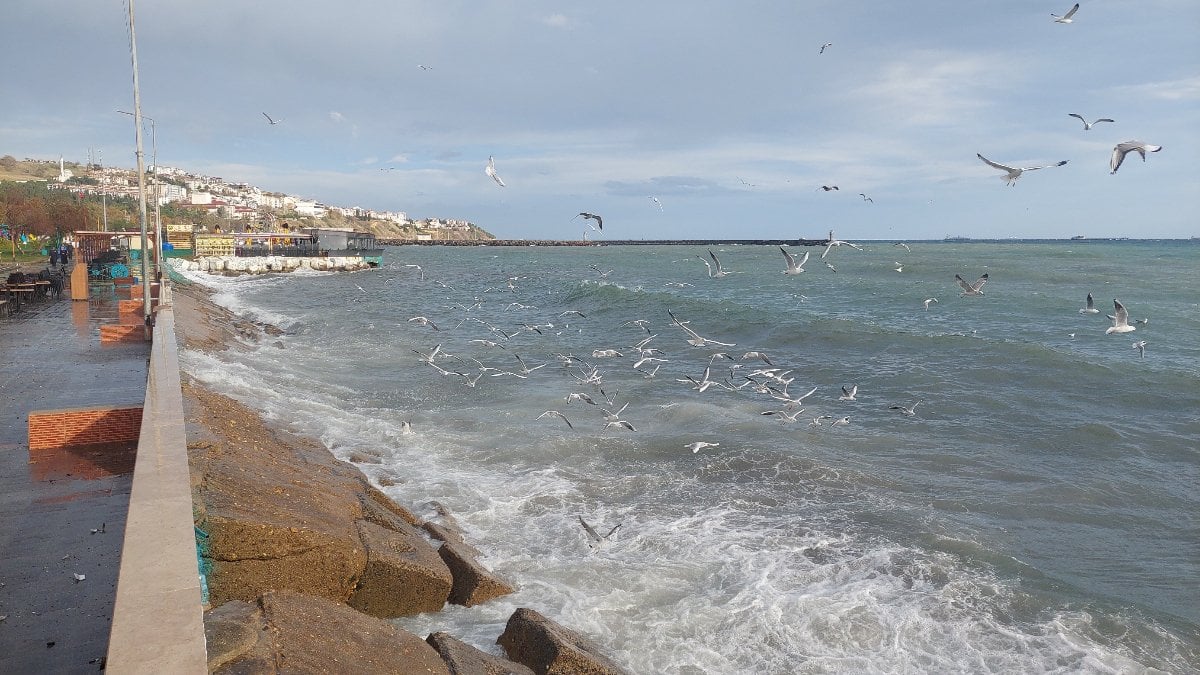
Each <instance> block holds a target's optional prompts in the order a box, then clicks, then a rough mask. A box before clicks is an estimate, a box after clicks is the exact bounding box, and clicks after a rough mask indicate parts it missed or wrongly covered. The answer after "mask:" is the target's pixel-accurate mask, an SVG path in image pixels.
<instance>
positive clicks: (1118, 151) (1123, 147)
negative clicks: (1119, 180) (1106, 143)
mask: <svg viewBox="0 0 1200 675" xmlns="http://www.w3.org/2000/svg"><path fill="white" fill-rule="evenodd" d="M1159 150H1162V146H1161V145H1150V144H1149V143H1143V142H1142V141H1125V142H1124V143H1117V147H1115V148H1113V152H1112V158H1111V159H1109V160H1108V168H1109V169H1112V171H1110V172H1109V173H1116V172H1117V169H1119V168H1121V162H1124V161H1125V155H1128V154H1129V153H1131V152H1136V153H1137V154H1139V155H1141V156H1142V161H1143V162H1144V161H1146V153H1147V152H1158V151H1159Z"/></svg>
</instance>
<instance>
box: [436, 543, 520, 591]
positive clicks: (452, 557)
mask: <svg viewBox="0 0 1200 675" xmlns="http://www.w3.org/2000/svg"><path fill="white" fill-rule="evenodd" d="M472 551H473V549H471V548H470V547H467V546H464V545H462V544H456V543H454V542H450V541H447V542H445V543H443V544H442V546H441V548H439V549H438V555H440V556H441V557H442V560H443V561H444V562H445V563H446V567H447V568H449V569H450V573H451V574H452V575H453V576H454V588H452V589H451V591H450V598H449V600H450V602H452V603H454V604H456V605H463V606H464V607H474V606H475V605H478V604H480V603H483V602H487V601H488V600H491V599H492V598H498V597H500V596H502V595H508V594H509V593H512V592H513V591H515V590H516V589H515V588H513V587H512V585H511V584H509V583H508V582H507V581H504V580H503V579H501V578H499V577H497V576H496V575H494V574H492V573H491V572H490V571H488V569H487V568H486V567H484V566H483V565H481V564H479V561H478V560H476V559H475V554H474V553H473V552H472Z"/></svg>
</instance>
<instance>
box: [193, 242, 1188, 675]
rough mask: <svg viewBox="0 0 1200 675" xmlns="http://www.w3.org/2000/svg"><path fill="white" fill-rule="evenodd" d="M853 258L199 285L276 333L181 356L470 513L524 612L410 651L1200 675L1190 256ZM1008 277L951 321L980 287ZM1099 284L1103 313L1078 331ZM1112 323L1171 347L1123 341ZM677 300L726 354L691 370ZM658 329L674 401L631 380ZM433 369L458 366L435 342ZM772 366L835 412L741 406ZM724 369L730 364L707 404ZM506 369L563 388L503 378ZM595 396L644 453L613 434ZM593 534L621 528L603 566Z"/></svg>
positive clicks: (508, 607) (869, 247)
mask: <svg viewBox="0 0 1200 675" xmlns="http://www.w3.org/2000/svg"><path fill="white" fill-rule="evenodd" d="M863 246H864V249H865V250H862V251H855V250H851V249H848V248H847V247H841V248H838V249H835V250H833V251H832V252H831V253H830V254H829V257H828V258H826V261H828V262H831V263H832V264H833V265H834V267H836V269H837V272H833V271H832V270H830V269H829V268H827V267H826V266H825V265H824V264H822V261H820V260H819V259H818V258H819V256H820V254H821V252H822V249H819V248H813V249H800V248H793V249H791V251H792V252H793V253H794V254H796V255H802V254H803V251H805V250H807V251H810V252H811V253H812V259H811V260H810V261H809V262H808V264H807V265H806V269H807V271H806V272H805V273H803V274H800V275H796V276H787V275H784V274H782V273H781V272H782V270H783V268H784V264H783V256H782V254H781V253H780V252H779V250H778V248H776V247H751V246H726V247H713V248H712V250H713V252H714V253H716V255H717V256H719V257H720V258H721V262H722V263H723V264H724V266H725V268H726V269H727V270H732V271H733V272H734V273H733V274H730V275H729V276H727V277H725V278H721V279H711V278H708V277H707V276H706V274H705V265H704V264H703V263H702V262H701V260H700V259H698V256H705V257H707V249H705V248H702V247H692V246H688V247H676V246H654V247H650V246H624V247H594V248H491V247H472V248H441V247H397V248H390V249H388V250H387V252H386V255H385V261H386V262H385V265H384V266H383V267H381V268H379V269H377V270H372V271H369V272H363V273H357V274H340V275H309V276H271V277H259V278H245V277H243V278H238V279H226V278H213V277H207V276H205V277H194V278H200V279H202V280H203V283H205V284H207V285H211V286H212V287H213V288H214V289H215V290H217V296H216V297H217V300H218V302H220V303H222V304H224V305H226V306H228V307H230V308H231V309H233V310H234V311H236V312H239V313H241V314H244V315H247V316H250V317H253V318H255V319H258V320H262V321H267V322H270V323H273V324H275V325H278V326H280V327H281V328H284V329H285V334H284V335H283V336H282V337H280V338H278V339H275V338H270V339H268V340H266V341H264V342H262V343H260V344H256V345H252V346H250V347H249V348H248V349H235V350H229V351H227V352H224V353H221V354H217V355H209V354H201V353H196V352H185V354H184V362H185V363H184V367H185V369H187V370H188V371H189V372H190V373H192V374H193V375H194V376H195V377H197V378H199V379H201V380H202V381H204V382H206V383H208V384H210V385H211V386H213V387H214V388H216V389H217V390H219V391H222V392H225V393H228V394H230V395H233V396H234V397H236V398H238V399H240V400H243V401H245V402H247V403H249V404H250V405H252V406H254V407H257V408H259V409H261V410H263V411H264V412H265V413H266V414H267V415H268V416H269V417H271V418H273V419H276V420H278V421H279V422H281V423H284V424H287V425H289V426H292V427H293V428H295V429H296V430H297V431H301V432H305V433H308V434H310V435H312V436H314V437H317V438H320V439H322V440H323V441H324V442H325V443H326V444H327V445H328V446H329V447H330V448H331V449H332V450H333V452H334V453H335V454H337V455H339V456H342V457H347V456H349V455H350V454H351V453H354V452H356V451H367V452H371V453H376V454H380V455H382V463H380V464H367V465H362V467H361V468H362V469H363V470H364V471H365V472H366V473H367V474H368V475H371V476H374V477H384V476H386V477H389V478H391V479H393V480H397V481H399V483H398V484H397V485H395V486H393V487H390V488H388V489H387V491H388V492H389V493H390V494H391V495H392V496H393V497H395V498H397V499H398V500H399V501H401V502H404V503H407V504H411V505H412V506H413V507H414V508H415V509H416V510H418V511H420V512H422V513H425V514H426V515H431V514H432V509H430V508H429V507H428V502H429V501H430V500H437V501H439V502H441V503H443V504H445V505H446V506H447V507H449V509H450V510H451V511H452V512H453V513H454V514H455V517H456V518H457V520H458V521H459V522H460V523H461V524H462V525H463V526H464V527H465V528H466V530H467V532H468V536H469V538H470V539H471V540H472V541H473V542H474V543H475V544H476V545H477V546H478V548H480V549H481V550H483V551H484V552H485V553H486V556H487V557H486V558H485V559H484V560H483V562H484V563H485V564H486V565H487V566H488V567H490V568H491V569H493V570H495V571H496V572H497V573H499V574H501V575H503V576H505V577H506V578H508V579H510V580H512V581H513V582H514V583H515V584H516V585H517V586H518V587H519V591H518V592H517V593H516V594H514V595H512V596H508V597H505V598H501V599H499V600H495V601H492V602H490V603H487V604H485V605H482V606H480V607H475V608H471V609H465V608H461V607H449V608H448V609H447V610H446V611H443V612H440V613H437V614H431V615H424V616H420V617H415V618H410V619H404V620H402V621H401V622H400V623H401V625H403V626H405V627H407V628H409V629H411V630H413V631H415V632H417V633H418V634H421V635H424V634H426V633H428V632H432V631H434V630H448V631H450V632H452V633H454V634H456V635H458V636H460V637H462V638H464V639H466V640H467V641H469V642H471V643H472V644H475V645H476V646H478V647H480V648H483V649H487V650H490V651H493V652H496V650H497V649H498V648H497V647H496V646H495V644H494V642H495V638H496V637H497V636H498V635H499V634H500V632H501V631H502V630H503V625H504V622H505V621H506V619H507V618H508V616H509V615H510V614H511V612H512V611H513V609H514V608H516V607H520V606H528V607H533V608H535V609H538V610H539V611H542V612H544V613H546V614H547V615H549V616H552V617H555V618H557V619H558V620H560V621H561V622H562V623H564V624H566V625H569V626H572V627H575V628H577V629H579V630H581V631H583V632H584V633H587V634H589V635H590V636H592V637H593V638H594V639H595V640H596V641H597V642H599V643H600V644H602V645H604V647H605V649H606V650H607V651H608V653H610V654H611V655H612V656H613V657H614V658H615V659H616V660H618V661H619V662H620V663H622V664H624V665H626V666H627V667H628V668H629V669H631V670H632V671H634V672H641V673H799V672H806V673H807V672H811V673H823V672H912V673H928V672H1005V673H1010V672H1022V673H1024V672H1120V673H1126V672H1158V671H1162V672H1172V673H1182V672H1200V665H1198V664H1200V491H1198V489H1200V311H1198V310H1200V245H1198V244H1196V243H1195V242H1186V241H1176V242H1140V241H1126V242H1043V243H974V242H967V243H960V242H956V243H943V242H926V243H922V242H917V243H912V244H911V245H910V248H911V251H907V250H905V249H903V248H901V247H897V246H893V245H892V244H891V243H889V242H866V243H864V244H863ZM897 263H902V267H903V271H902V272H897V271H895V268H896V267H897ZM413 265H419V266H420V268H419V269H418V268H416V267H412V266H413ZM610 270H611V272H610ZM985 272H986V273H988V275H989V281H988V283H987V284H986V285H985V286H984V289H983V290H984V293H985V295H984V296H983V297H967V298H963V297H959V288H958V287H957V286H956V285H955V283H954V275H955V274H956V273H958V274H961V275H962V276H963V277H965V278H967V279H968V280H974V279H975V278H977V277H978V276H979V275H980V274H983V273H985ZM602 273H604V275H603V276H602ZM510 280H511V288H510ZM681 284H682V285H681ZM1089 292H1090V293H1093V294H1094V296H1095V298H1096V305H1097V307H1098V308H1099V309H1100V310H1101V312H1100V313H1099V314H1098V315H1083V314H1080V313H1079V311H1078V310H1079V309H1080V308H1081V307H1083V305H1084V299H1085V297H1086V296H1087V294H1088V293H1089ZM931 297H936V298H938V302H937V303H931V304H930V307H929V310H928V311H926V310H925V309H924V307H923V304H922V302H923V300H925V299H926V298H931ZM1113 298H1119V299H1120V300H1121V302H1122V303H1123V304H1124V305H1125V306H1126V307H1127V308H1128V309H1129V312H1130V315H1131V318H1132V319H1148V322H1147V323H1145V324H1139V325H1137V330H1136V331H1135V332H1133V333H1127V334H1123V335H1105V332H1104V331H1105V328H1106V327H1108V326H1109V325H1111V323H1110V322H1109V321H1108V319H1106V318H1105V313H1111V312H1112V306H1113V305H1112V301H1113ZM668 309H669V310H671V311H672V312H674V314H675V315H676V316H677V317H678V318H679V319H680V320H681V321H686V322H688V324H687V325H688V327H689V328H691V329H693V330H694V331H696V333H698V334H699V335H701V336H703V337H705V338H709V339H711V340H715V341H719V342H722V343H730V344H733V345H735V346H731V347H721V346H712V345H710V346H706V347H696V346H693V345H690V344H689V343H688V342H687V341H686V340H687V339H688V337H689V336H688V335H687V334H685V332H684V331H683V330H682V329H681V328H679V327H678V326H675V325H673V324H672V322H671V317H670V316H669V315H668ZM567 311H578V312H580V313H582V315H583V316H580V315H579V314H567V315H561V313H563V312H567ZM415 316H425V317H427V318H429V319H430V320H432V321H433V322H434V323H435V324H437V326H438V327H439V328H440V330H437V331H435V330H433V328H431V327H429V326H421V325H418V324H417V323H415V322H410V321H409V320H408V319H410V318H411V317H415ZM633 320H645V321H646V322H647V324H646V327H647V328H648V331H647V330H644V329H643V328H641V327H639V326H637V325H632V324H628V323H627V322H630V321H633ZM522 323H524V324H527V325H530V326H537V328H538V331H540V332H536V331H533V330H523V329H522V328H521V326H520V324H522ZM489 325H490V326H492V327H494V328H496V329H498V330H502V331H505V332H506V333H514V332H515V333H514V334H513V335H512V336H511V337H504V336H502V335H501V334H500V333H498V332H496V331H493V330H491V329H490V328H489ZM551 325H552V327H551ZM650 336H654V337H653V338H652V339H651V340H650V341H649V342H648V343H646V344H645V345H644V346H643V347H644V348H645V347H655V348H658V349H660V350H661V351H662V353H661V354H652V356H653V357H655V358H661V359H666V361H665V362H661V363H648V364H646V365H645V366H644V367H643V370H650V369H652V368H653V366H654V365H658V366H659V369H658V371H657V372H656V374H655V376H654V377H653V378H647V377H646V376H645V375H644V374H643V373H640V372H638V371H635V370H634V368H633V364H634V362H635V361H636V360H637V358H638V356H637V352H635V351H633V349H632V346H633V345H634V344H636V343H638V342H639V341H641V340H644V339H646V338H648V337H650ZM482 340H489V341H493V342H496V343H497V346H488V345H486V344H485V343H483V342H479V341H482ZM1139 340H1145V341H1146V347H1145V356H1144V358H1143V357H1141V356H1140V355H1139V351H1138V350H1137V349H1135V348H1133V346H1132V343H1133V342H1135V341H1139ZM437 345H440V352H439V354H438V355H437V357H436V358H435V360H434V363H435V364H436V365H437V366H438V367H440V368H441V369H444V370H445V371H458V372H461V373H462V375H457V374H454V372H450V373H449V374H440V373H439V372H438V371H437V370H435V369H434V368H433V367H431V366H429V365H427V364H425V363H423V362H422V356H420V355H418V354H417V353H415V352H414V350H415V351H419V352H424V353H428V352H430V351H431V350H433V348H434V347H435V346H437ZM605 349H613V350H616V351H617V352H620V354H621V356H611V357H603V356H595V357H594V356H593V352H594V351H595V350H605ZM750 351H759V352H764V353H765V354H767V356H768V358H769V359H770V360H771V362H772V363H773V364H774V366H775V367H777V368H779V369H780V371H781V372H780V377H781V378H782V379H789V378H791V380H792V381H791V382H790V384H789V385H788V388H787V392H788V394H790V395H792V396H793V397H794V396H797V395H800V394H803V393H805V392H807V391H809V390H810V389H812V388H813V387H816V392H815V393H814V394H812V395H811V396H810V397H808V398H806V399H805V400H804V401H803V404H802V407H803V408H804V411H803V412H802V413H800V414H799V415H797V416H796V417H797V421H795V422H788V421H786V420H782V419H780V417H781V416H778V415H775V416H764V415H762V413H763V412H765V411H772V410H784V411H785V412H789V413H792V412H794V411H795V410H796V409H797V407H790V408H788V407H785V406H784V404H783V402H782V401H780V400H777V399H775V398H773V397H772V396H771V394H770V392H769V390H765V389H763V388H762V387H758V391H756V386H755V385H754V384H749V385H748V386H745V387H742V388H740V389H733V388H732V386H737V385H742V384H746V383H747V382H749V380H747V379H746V378H747V376H748V375H750V374H751V373H752V372H753V371H755V370H758V369H760V368H767V367H768V366H767V364H766V363H764V362H763V361H761V360H758V359H754V358H750V359H745V360H742V356H743V355H744V354H745V353H746V352H750ZM716 352H726V353H728V354H729V355H730V356H732V357H733V358H734V359H736V361H731V360H729V359H725V358H720V357H719V358H717V359H715V360H712V361H711V370H710V379H712V380H714V381H719V382H720V383H721V384H714V385H710V386H709V387H708V388H707V389H706V390H705V391H703V392H701V391H698V390H697V389H695V388H694V385H693V384H692V383H691V382H689V381H687V380H686V377H691V378H693V379H695V380H701V379H702V378H703V375H704V371H705V367H706V366H709V364H710V359H712V354H714V353H716ZM515 355H519V356H520V357H521V359H522V360H523V361H524V363H525V364H526V367H528V368H533V367H535V366H539V365H541V364H546V365H545V366H544V367H541V368H537V369H536V370H532V371H531V372H529V373H528V374H527V376H526V377H517V376H514V375H509V374H499V375H495V376H493V375H494V374H495V373H496V371H493V370H489V369H490V368H495V369H499V370H502V371H510V372H518V373H520V372H521V370H520V369H521V367H522V366H521V363H520V362H519V361H518V360H517V358H516V357H515ZM564 355H572V356H574V357H578V359H582V360H583V361H586V362H587V364H586V365H585V364H583V363H580V362H579V361H578V360H572V361H570V362H569V363H570V365H569V366H568V365H564V363H566V362H567V360H566V359H565V358H564ZM734 366H736V367H734ZM481 367H483V368H484V370H483V371H482V376H480V377H478V379H475V377H476V376H477V375H480V372H481V371H480V368H481ZM731 367H732V368H731ZM593 368H594V369H595V373H594V374H595V375H598V376H599V377H600V378H601V384H600V385H599V386H596V385H594V384H588V383H584V382H581V381H580V380H582V379H587V378H586V374H588V373H591V372H592V370H593ZM783 371H786V373H785V372H783ZM681 379H682V380H684V381H683V382H680V381H679V380H681ZM753 379H754V380H756V381H758V382H762V383H767V382H768V379H767V376H765V375H762V374H759V375H754V376H753ZM468 380H473V381H474V386H468V384H467V383H468ZM723 384H724V385H729V386H730V387H731V388H726V387H724V386H722V385H723ZM772 384H773V386H774V387H775V388H776V389H781V388H782V386H783V385H782V384H781V382H780V381H779V380H776V381H774V382H773V383H772ZM849 385H857V386H858V394H857V397H856V399H857V400H855V401H841V400H838V399H839V396H840V395H841V393H842V391H841V390H842V387H843V386H849ZM601 389H602V390H603V394H602V393H601ZM575 392H580V393H586V394H588V395H589V396H590V397H592V398H593V400H595V401H596V402H597V403H599V404H600V405H597V406H591V405H588V404H586V403H583V402H579V401H574V402H571V403H567V401H566V400H564V399H565V397H566V396H567V395H568V394H570V393H575ZM605 395H607V396H608V397H610V398H611V399H612V401H613V403H612V405H611V407H612V408H614V409H615V408H620V407H621V406H623V405H626V404H628V407H627V408H626V409H625V410H624V412H622V413H621V415H620V418H621V419H623V420H626V421H628V422H629V423H630V424H631V425H632V426H633V427H634V428H635V429H636V431H631V430H628V429H626V428H623V427H606V426H605V418H604V416H603V413H602V412H601V411H600V409H599V408H601V407H610V406H609V404H608V403H607V402H606V401H605V399H604V396H605ZM917 401H920V405H918V407H917V408H916V414H915V415H913V416H906V415H904V414H902V413H901V412H900V411H897V410H893V409H890V408H889V406H891V405H894V404H902V405H905V406H909V405H912V404H913V403H914V402H917ZM546 410H557V411H560V412H562V413H564V414H565V415H566V416H567V417H568V419H570V421H571V423H572V424H573V426H574V429H571V428H568V427H567V425H566V424H565V423H564V422H562V420H560V419H556V418H549V417H547V418H543V419H540V420H539V419H537V418H538V416H539V414H541V413H542V412H544V411H546ZM822 415H830V416H832V417H833V418H842V417H847V416H848V417H849V418H850V420H849V424H847V425H844V426H836V427H831V426H830V420H824V421H823V424H822V425H821V426H819V427H816V426H812V425H811V420H812V419H813V418H814V417H818V416H822ZM404 421H410V422H411V423H412V427H413V433H411V434H404V433H402V432H401V423H402V422H404ZM694 441H707V442H710V443H719V445H718V446H714V447H707V448H704V449H702V450H700V451H699V452H696V453H693V452H692V451H691V450H690V449H688V448H687V447H685V446H687V445H688V444H690V443H692V442H694ZM580 515H582V516H583V517H584V518H585V519H587V520H588V521H589V522H590V523H592V524H593V525H594V526H595V528H596V529H597V530H600V531H601V532H602V533H603V532H607V531H608V529H609V528H610V527H612V526H613V525H616V524H617V523H621V524H622V527H621V528H620V529H619V530H617V532H616V533H615V534H613V536H612V537H611V539H610V540H608V541H606V542H604V543H603V544H602V545H601V546H599V547H597V548H596V549H595V550H593V549H592V548H590V547H589V546H588V542H587V539H586V537H585V534H584V531H583V529H582V528H581V527H580V525H579V523H578V520H577V516H580Z"/></svg>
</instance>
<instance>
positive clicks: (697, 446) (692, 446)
mask: <svg viewBox="0 0 1200 675" xmlns="http://www.w3.org/2000/svg"><path fill="white" fill-rule="evenodd" d="M720 445H721V444H720V443H709V442H708V441H696V442H695V443H688V444H687V445H685V446H683V447H685V448H687V449H688V450H691V451H692V454H693V455H694V454H696V453H697V452H700V451H701V450H703V449H705V448H716V447H720Z"/></svg>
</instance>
